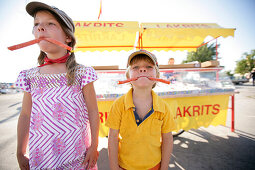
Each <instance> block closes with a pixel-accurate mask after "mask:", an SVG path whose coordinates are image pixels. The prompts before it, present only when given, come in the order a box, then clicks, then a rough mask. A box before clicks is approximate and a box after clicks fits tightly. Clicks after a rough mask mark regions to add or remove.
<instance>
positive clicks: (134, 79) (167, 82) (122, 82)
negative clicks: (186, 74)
mask: <svg viewBox="0 0 255 170" xmlns="http://www.w3.org/2000/svg"><path fill="white" fill-rule="evenodd" d="M141 77H145V76H141ZM138 78H140V77H137V78H131V79H127V80H123V81H118V84H124V83H128V82H131V81H136V80H137V79H138ZM147 78H148V79H149V80H152V81H159V82H161V83H166V84H170V81H168V80H164V79H159V78H154V77H147Z"/></svg>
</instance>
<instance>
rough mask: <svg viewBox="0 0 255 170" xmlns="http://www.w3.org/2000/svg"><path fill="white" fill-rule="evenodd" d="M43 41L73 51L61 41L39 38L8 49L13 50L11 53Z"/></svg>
mask: <svg viewBox="0 0 255 170" xmlns="http://www.w3.org/2000/svg"><path fill="white" fill-rule="evenodd" d="M41 40H46V41H49V42H51V43H53V44H56V45H58V46H60V47H63V48H65V49H67V50H69V51H71V50H72V47H69V46H68V45H66V44H63V43H62V42H59V41H57V40H54V39H51V38H38V39H34V40H31V41H28V42H24V43H21V44H17V45H13V46H11V47H8V49H9V50H11V51H13V50H17V49H20V48H23V47H27V46H30V45H33V44H36V43H39V42H40V41H41Z"/></svg>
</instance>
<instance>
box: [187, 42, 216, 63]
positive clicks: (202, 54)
mask: <svg viewBox="0 0 255 170" xmlns="http://www.w3.org/2000/svg"><path fill="white" fill-rule="evenodd" d="M219 46H220V45H218V47H219ZM214 59H216V44H214V43H213V44H211V45H208V44H205V45H203V46H202V47H199V48H198V49H197V51H196V52H194V51H192V52H188V55H187V60H184V61H183V62H182V63H188V62H192V61H199V62H205V61H210V60H214Z"/></svg>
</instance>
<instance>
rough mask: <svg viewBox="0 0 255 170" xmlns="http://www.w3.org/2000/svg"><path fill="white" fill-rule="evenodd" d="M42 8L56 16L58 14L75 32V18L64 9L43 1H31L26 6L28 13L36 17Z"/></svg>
mask: <svg viewBox="0 0 255 170" xmlns="http://www.w3.org/2000/svg"><path fill="white" fill-rule="evenodd" d="M40 10H47V11H50V12H51V13H52V14H54V16H57V17H58V18H59V19H60V20H61V21H62V22H63V23H64V24H65V25H66V26H67V28H68V29H70V31H71V32H73V33H74V31H75V26H74V23H73V20H72V19H71V18H70V17H69V16H68V15H67V14H66V13H65V12H64V11H62V10H60V9H58V8H56V7H54V6H49V5H47V4H44V3H42V2H30V3H28V4H27V6H26V11H27V13H28V14H29V15H31V16H32V17H34V15H35V13H36V12H37V11H40Z"/></svg>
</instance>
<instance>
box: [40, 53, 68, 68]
mask: <svg viewBox="0 0 255 170" xmlns="http://www.w3.org/2000/svg"><path fill="white" fill-rule="evenodd" d="M69 56H70V54H69V53H67V54H66V55H64V56H63V57H61V58H58V59H55V60H52V59H50V58H48V57H47V56H45V58H44V62H45V63H44V64H42V65H40V66H38V67H42V66H45V65H49V64H53V63H65V62H66V60H67V58H68V57H69Z"/></svg>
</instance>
